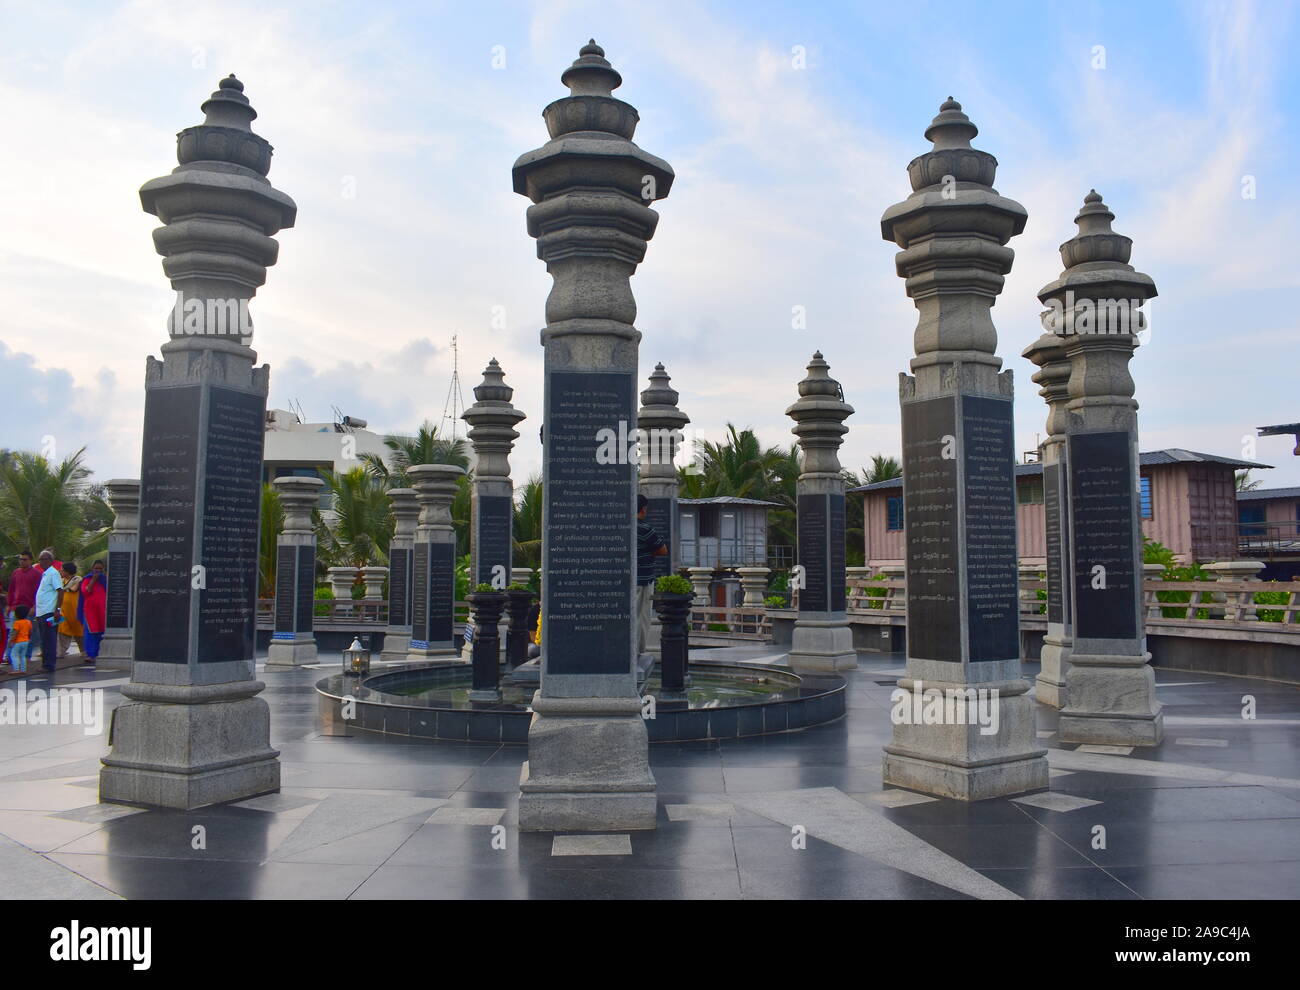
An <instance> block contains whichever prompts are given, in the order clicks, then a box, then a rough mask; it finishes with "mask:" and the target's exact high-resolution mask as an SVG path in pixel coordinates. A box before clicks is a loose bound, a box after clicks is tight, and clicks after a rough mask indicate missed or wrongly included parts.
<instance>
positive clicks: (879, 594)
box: [862, 574, 889, 609]
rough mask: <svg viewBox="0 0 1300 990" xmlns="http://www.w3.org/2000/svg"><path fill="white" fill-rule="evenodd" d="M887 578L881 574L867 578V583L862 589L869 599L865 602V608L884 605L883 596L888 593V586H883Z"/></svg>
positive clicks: (881, 607) (882, 606)
mask: <svg viewBox="0 0 1300 990" xmlns="http://www.w3.org/2000/svg"><path fill="white" fill-rule="evenodd" d="M887 580H888V579H887V578H886V577H885V575H883V574H877V575H876V576H875V577H873V578H869V579H868V580H867V585H866V586H865V587H863V589H862V593H863V594H864V595H866V596H867V597H868V598H870V599H871V601H869V602H867V608H880V609H883V608H884V607H885V597H886V596H887V595H888V594H889V588H888V587H886V586H884V585H885V582H886V581H887Z"/></svg>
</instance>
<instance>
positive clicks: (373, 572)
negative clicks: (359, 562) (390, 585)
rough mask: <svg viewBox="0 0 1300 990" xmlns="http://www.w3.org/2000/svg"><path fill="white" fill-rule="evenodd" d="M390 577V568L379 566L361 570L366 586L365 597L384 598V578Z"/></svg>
mask: <svg viewBox="0 0 1300 990" xmlns="http://www.w3.org/2000/svg"><path fill="white" fill-rule="evenodd" d="M386 577H388V568H387V567H382V566H380V565H378V564H375V565H371V566H368V567H363V568H361V581H362V583H363V584H364V585H365V595H364V597H366V598H370V599H375V598H383V597H384V578H386Z"/></svg>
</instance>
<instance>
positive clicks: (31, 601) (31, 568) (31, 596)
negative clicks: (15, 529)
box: [5, 550, 41, 659]
mask: <svg viewBox="0 0 1300 990" xmlns="http://www.w3.org/2000/svg"><path fill="white" fill-rule="evenodd" d="M40 583H41V572H40V571H38V570H37V569H36V567H35V565H33V563H32V552H31V551H30V550H23V551H22V552H21V553H20V554H19V555H18V566H17V567H15V568H14V570H13V573H12V574H10V575H9V588H8V591H7V592H6V597H5V609H6V614H7V615H8V617H9V620H10V625H12V624H13V619H14V618H16V616H15V615H14V613H15V611H16V610H17V608H18V606H19V605H25V606H27V609H28V612H29V613H30V611H31V610H32V609H34V608H35V607H36V588H37V586H38V585H39V584H40ZM10 646H12V644H10ZM11 652H12V651H11V650H6V653H5V658H6V659H9V658H10V655H11Z"/></svg>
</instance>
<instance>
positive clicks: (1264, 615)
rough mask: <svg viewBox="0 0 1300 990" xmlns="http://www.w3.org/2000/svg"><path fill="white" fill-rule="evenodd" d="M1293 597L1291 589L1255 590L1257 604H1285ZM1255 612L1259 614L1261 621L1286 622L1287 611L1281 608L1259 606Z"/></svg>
mask: <svg viewBox="0 0 1300 990" xmlns="http://www.w3.org/2000/svg"><path fill="white" fill-rule="evenodd" d="M1290 597H1291V593H1290V592H1289V591H1257V592H1255V604H1256V605H1285V604H1287V600H1288V599H1289V598H1290ZM1255 614H1256V615H1258V616H1259V621H1260V622H1285V621H1286V613H1285V612H1283V611H1282V610H1281V609H1275V608H1257V609H1256V610H1255Z"/></svg>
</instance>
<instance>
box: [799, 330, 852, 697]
mask: <svg viewBox="0 0 1300 990" xmlns="http://www.w3.org/2000/svg"><path fill="white" fill-rule="evenodd" d="M785 414H786V415H787V416H789V417H790V418H791V419H793V420H794V422H795V425H794V430H793V432H794V435H795V436H796V437H797V438H798V441H799V448H800V451H801V453H802V458H801V463H800V468H801V471H800V474H799V480H798V483H797V487H796V501H797V509H798V516H797V520H798V521H797V523H796V529H797V531H798V544H799V546H798V552H799V567H800V569H801V571H802V574H803V581H802V586H801V587H800V589H799V617H798V618H797V619H796V620H795V624H794V637H793V639H792V640H791V642H790V657H789V664H790V666H791V667H793V668H794V669H795V670H798V671H808V672H810V673H817V672H826V671H835V670H851V669H853V668H854V667H856V666H857V665H858V655H857V653H856V652H854V650H853V630H852V629H851V628H849V617H848V614H847V612H846V611H845V609H846V608H847V605H848V603H847V601H846V599H845V585H844V579H845V576H846V574H845V569H844V567H845V563H844V555H845V542H844V541H845V534H844V476H843V475H842V474H841V473H840V470H841V468H840V455H839V450H840V444H842V443H843V442H844V434H846V433H848V432H849V428H848V427H847V426H845V425H844V420H846V419H848V417H850V416H852V415H853V407H852V406H851V405H849V404H848V403H847V402H845V401H844V389H842V388H841V387H840V383H839V382H837V381H836V380H835V379H834V378H832V377H831V376H830V365H828V364H827V363H826V361H825V360H824V359H823V358H822V352H821V351H817V352H816V353H814V354H813V356H812V360H811V361H810V362H809V363H808V374H807V376H806V377H805V378H804V380H803V381H801V382H800V383H799V401H798V402H796V403H794V405H792V406H791V407H790V408H789V409H787V410H786V411H785Z"/></svg>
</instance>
